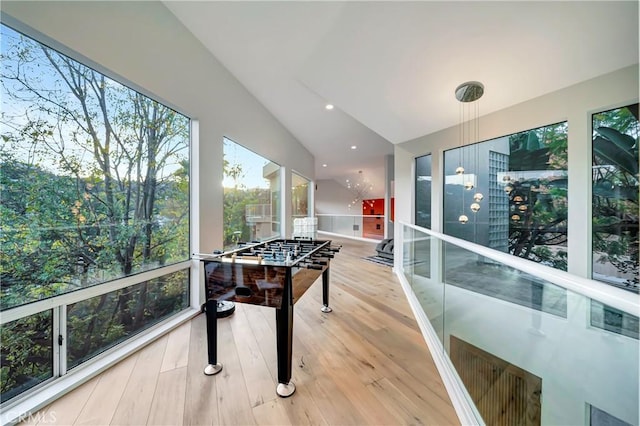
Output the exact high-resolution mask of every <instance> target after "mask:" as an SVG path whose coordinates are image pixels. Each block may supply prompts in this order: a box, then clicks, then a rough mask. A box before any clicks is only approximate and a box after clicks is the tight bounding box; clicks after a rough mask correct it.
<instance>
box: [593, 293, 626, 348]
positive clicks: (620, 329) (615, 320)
mask: <svg viewBox="0 0 640 426" xmlns="http://www.w3.org/2000/svg"><path fill="white" fill-rule="evenodd" d="M590 320H591V326H592V327H597V328H600V329H603V330H607V331H610V332H612V333H616V334H621V335H623V336H627V337H631V338H633V339H636V340H638V317H637V316H635V315H631V314H629V313H626V312H622V311H620V310H618V309H616V308H612V307H611V306H607V305H605V304H603V303H600V302H597V301H595V300H592V301H591V311H590Z"/></svg>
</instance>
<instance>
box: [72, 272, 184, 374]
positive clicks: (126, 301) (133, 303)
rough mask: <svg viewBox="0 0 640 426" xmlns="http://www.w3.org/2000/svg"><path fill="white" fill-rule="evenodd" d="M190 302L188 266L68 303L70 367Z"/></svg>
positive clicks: (149, 325)
mask: <svg viewBox="0 0 640 426" xmlns="http://www.w3.org/2000/svg"><path fill="white" fill-rule="evenodd" d="M188 306H189V270H188V269H186V270H182V271H178V272H174V273H173V274H168V275H164V276H161V277H158V278H155V279H153V280H149V281H147V282H143V283H139V284H135V285H132V286H130V287H125V288H123V289H120V290H116V291H113V292H110V293H105V294H103V295H100V296H96V297H92V298H90V299H86V300H82V301H80V302H77V303H74V304H71V305H68V307H67V333H68V342H67V365H68V368H72V367H75V366H77V365H79V364H80V363H82V362H84V361H86V360H88V359H90V358H93V357H94V356H96V355H98V354H100V353H102V352H104V351H105V350H107V349H109V348H111V347H113V346H115V345H116V344H118V343H120V342H122V341H124V340H126V339H128V338H129V337H131V336H133V335H135V334H137V333H139V332H141V331H143V330H145V329H147V328H149V327H151V326H152V325H154V324H156V323H158V322H160V321H162V320H163V319H165V318H168V317H170V316H171V315H173V314H175V313H177V312H180V311H182V310H183V309H186V308H187V307H188Z"/></svg>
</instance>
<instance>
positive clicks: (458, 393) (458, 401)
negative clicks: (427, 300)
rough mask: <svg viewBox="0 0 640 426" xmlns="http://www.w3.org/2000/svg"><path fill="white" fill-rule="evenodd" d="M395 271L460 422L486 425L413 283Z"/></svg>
mask: <svg viewBox="0 0 640 426" xmlns="http://www.w3.org/2000/svg"><path fill="white" fill-rule="evenodd" d="M394 271H395V272H396V276H397V277H398V279H399V280H400V283H401V285H402V290H403V291H404V293H405V295H406V296H407V300H408V301H409V305H410V306H411V310H412V311H413V314H414V316H415V318H416V321H417V323H418V326H419V327H420V330H421V331H422V336H423V337H424V340H425V342H426V343H427V347H428V348H429V351H430V352H431V356H432V357H433V362H434V363H435V365H436V368H437V369H438V373H440V377H441V378H442V382H443V383H444V387H445V389H446V390H447V393H448V394H449V398H451V403H452V404H453V408H454V410H455V411H456V414H457V415H458V419H459V420H460V423H461V424H462V425H480V426H484V425H485V423H484V422H483V421H482V417H481V416H480V413H478V411H477V409H476V407H475V406H474V405H472V404H470V403H469V401H470V400H471V397H470V396H469V394H468V392H467V390H466V389H465V387H464V385H462V381H461V380H460V377H459V376H458V373H457V372H456V370H455V368H454V366H453V364H452V362H451V360H450V359H449V357H448V356H447V354H446V352H445V350H444V347H443V345H442V342H440V339H439V338H438V335H437V334H436V331H435V330H434V329H433V326H432V325H431V323H430V322H429V319H428V318H427V315H426V314H425V312H424V310H423V309H422V306H420V302H419V301H418V299H417V298H416V296H415V293H414V292H413V290H412V289H411V285H410V284H409V282H408V281H407V279H406V277H405V276H404V273H402V272H401V271H400V272H399V271H398V270H397V269H396V268H394Z"/></svg>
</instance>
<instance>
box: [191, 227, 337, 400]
mask: <svg viewBox="0 0 640 426" xmlns="http://www.w3.org/2000/svg"><path fill="white" fill-rule="evenodd" d="M338 251H340V247H339V246H334V245H332V244H331V241H327V240H323V241H321V240H298V239H293V240H291V239H278V240H270V241H266V242H261V243H249V244H242V245H241V246H240V247H239V248H237V249H234V250H230V251H227V252H224V253H217V254H210V255H209V254H199V255H198V257H199V258H200V260H201V261H202V262H203V263H204V274H205V290H206V300H207V301H206V303H205V306H204V310H205V314H206V321H207V352H208V364H207V366H206V367H205V369H204V374H206V375H214V374H217V373H219V372H220V371H221V370H222V364H221V363H219V362H218V359H217V320H218V306H219V304H220V303H221V302H230V301H231V302H239V303H250V304H254V305H261V306H269V307H272V308H275V310H276V348H277V359H278V385H277V386H276V393H277V394H278V395H279V396H281V397H288V396H291V395H292V394H293V393H294V392H295V389H296V387H295V385H294V383H293V382H292V381H291V367H292V363H291V358H292V345H293V305H294V304H295V303H296V301H297V300H298V299H300V297H301V296H302V295H303V294H304V293H305V291H307V289H308V288H309V287H310V286H311V285H312V284H313V283H314V282H315V281H316V280H317V279H318V278H319V277H320V275H322V307H321V311H322V312H324V313H329V312H331V308H330V307H329V263H330V260H331V259H332V258H333V257H334V255H335V253H337V252H338Z"/></svg>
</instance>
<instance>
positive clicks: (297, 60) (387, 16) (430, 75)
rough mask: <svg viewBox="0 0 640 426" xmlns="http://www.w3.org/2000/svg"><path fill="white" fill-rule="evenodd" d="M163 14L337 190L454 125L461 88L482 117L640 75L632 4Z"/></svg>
mask: <svg viewBox="0 0 640 426" xmlns="http://www.w3.org/2000/svg"><path fill="white" fill-rule="evenodd" d="M164 3H165V5H166V6H167V7H168V8H169V10H170V11H171V12H172V13H173V14H174V15H175V16H176V17H177V18H178V19H179V20H180V21H181V22H182V23H183V24H184V25H185V26H186V27H187V28H188V29H189V30H190V31H191V32H192V33H193V34H194V35H195V36H196V37H197V38H198V39H199V40H200V41H201V42H202V44H203V45H204V46H205V47H206V48H207V49H209V50H210V51H211V53H212V54H213V55H215V57H216V58H217V59H218V60H219V61H220V62H221V63H222V64H224V66H225V67H226V68H227V69H228V70H229V71H230V72H231V73H232V74H234V75H235V76H236V78H237V79H238V80H239V81H240V82H241V83H242V84H243V85H244V86H245V87H246V88H247V89H248V90H249V91H250V92H251V93H252V94H253V95H254V96H255V97H256V98H257V99H258V100H259V101H260V102H261V103H262V104H263V105H264V106H265V107H266V108H267V109H268V110H269V111H271V113H272V114H273V115H274V116H275V117H276V118H277V119H278V120H279V121H280V122H281V123H282V124H283V125H284V126H285V127H286V128H288V129H289V131H290V132H291V133H292V134H293V135H294V136H295V137H296V138H297V139H298V140H299V141H300V142H301V143H302V144H304V145H305V146H306V147H307V148H308V150H309V151H310V152H311V153H312V154H314V155H315V158H316V178H317V179H336V180H337V181H339V182H344V180H345V179H346V178H353V177H355V176H357V175H358V171H360V170H362V171H363V175H365V177H367V178H368V179H370V180H375V178H376V177H377V178H380V179H381V178H382V176H381V175H382V170H383V161H384V157H385V155H390V154H392V153H393V144H397V143H401V142H405V141H407V140H411V139H414V138H417V137H420V136H422V135H425V134H429V133H432V132H435V131H438V130H441V129H444V128H446V127H449V126H452V125H455V124H456V123H457V121H458V119H459V104H458V102H457V101H456V99H455V97H454V89H455V88H456V86H458V84H460V83H462V82H465V81H469V80H478V81H481V82H482V83H483V84H484V85H485V95H484V96H483V98H482V100H481V104H480V109H481V111H480V112H481V114H486V113H489V112H492V111H496V110H499V109H502V108H505V107H508V106H511V105H514V104H517V103H520V102H524V101H527V100H529V99H532V98H534V97H537V96H540V95H543V94H545V93H549V92H552V91H555V90H557V89H560V88H563V87H567V86H570V85H572V84H574V83H577V82H580V81H584V80H587V79H589V78H592V77H595V76H598V75H601V74H604V73H607V72H610V71H614V70H617V69H620V68H623V67H625V66H628V65H632V64H634V63H638V2H637V1H622V2H615V1H584V2H583V1H567V2H561V1H540V2H529V1H508V2H502V1H496V2H485V1H441V2H435V1H422V2H404V1H388V2H384V1H379V2H360V1H346V2H344V1H342V2H341V1H338V2H333V1H332V2H329V1H319V2H313V1H308V2H307V1H304V2H288V1H286V2H276V1H259V2H244V1H238V2H223V1H165V2H164ZM327 103H331V104H333V105H334V106H335V108H334V109H333V110H331V111H329V110H326V109H325V105H326V104H327ZM352 146H356V147H357V149H352V148H351V147H352ZM323 164H326V167H323ZM376 186H377V187H378V188H380V187H381V185H380V184H378V185H376Z"/></svg>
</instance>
